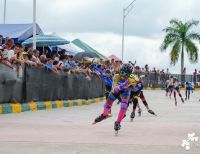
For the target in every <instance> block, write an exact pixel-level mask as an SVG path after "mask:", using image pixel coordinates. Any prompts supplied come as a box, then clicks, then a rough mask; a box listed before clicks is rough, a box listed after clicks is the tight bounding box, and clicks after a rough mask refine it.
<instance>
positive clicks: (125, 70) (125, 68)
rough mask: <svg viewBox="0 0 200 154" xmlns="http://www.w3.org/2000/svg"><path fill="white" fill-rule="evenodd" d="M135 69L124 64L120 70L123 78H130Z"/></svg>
mask: <svg viewBox="0 0 200 154" xmlns="http://www.w3.org/2000/svg"><path fill="white" fill-rule="evenodd" d="M132 70H133V67H132V66H131V65H130V64H123V65H122V67H121V70H120V74H121V75H122V76H130V74H131V73H132Z"/></svg>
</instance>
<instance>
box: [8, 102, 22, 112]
mask: <svg viewBox="0 0 200 154" xmlns="http://www.w3.org/2000/svg"><path fill="white" fill-rule="evenodd" d="M10 105H11V107H12V113H20V112H22V106H21V104H19V103H17V104H13V103H11V104H10Z"/></svg>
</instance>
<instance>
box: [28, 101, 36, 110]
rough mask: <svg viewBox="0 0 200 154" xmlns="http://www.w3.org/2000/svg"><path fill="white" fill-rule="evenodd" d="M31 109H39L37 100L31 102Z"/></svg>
mask: <svg viewBox="0 0 200 154" xmlns="http://www.w3.org/2000/svg"><path fill="white" fill-rule="evenodd" d="M29 105H30V111H37V103H36V102H29Z"/></svg>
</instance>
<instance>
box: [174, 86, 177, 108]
mask: <svg viewBox="0 0 200 154" xmlns="http://www.w3.org/2000/svg"><path fill="white" fill-rule="evenodd" d="M174 100H175V105H176V106H177V100H176V91H175V90H174Z"/></svg>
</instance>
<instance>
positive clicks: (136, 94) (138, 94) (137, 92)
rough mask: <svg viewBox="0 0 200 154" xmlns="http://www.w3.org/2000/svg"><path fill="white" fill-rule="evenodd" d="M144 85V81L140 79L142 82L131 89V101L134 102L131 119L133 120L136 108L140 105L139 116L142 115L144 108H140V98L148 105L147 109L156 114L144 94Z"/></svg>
mask: <svg viewBox="0 0 200 154" xmlns="http://www.w3.org/2000/svg"><path fill="white" fill-rule="evenodd" d="M142 89H143V85H142V82H141V80H140V82H138V83H137V85H136V86H135V87H134V88H133V89H132V91H131V95H130V98H131V99H130V101H132V102H133V110H132V113H131V116H130V118H131V121H133V119H134V118H135V110H136V108H137V107H139V110H138V114H139V116H141V112H142V109H141V108H140V105H139V103H138V98H140V99H141V100H142V102H143V104H144V106H145V107H146V109H147V111H148V112H149V113H150V114H152V115H156V114H155V113H154V112H153V111H152V110H151V109H150V108H149V105H148V103H147V101H146V99H145V97H144V94H143V91H142Z"/></svg>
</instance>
